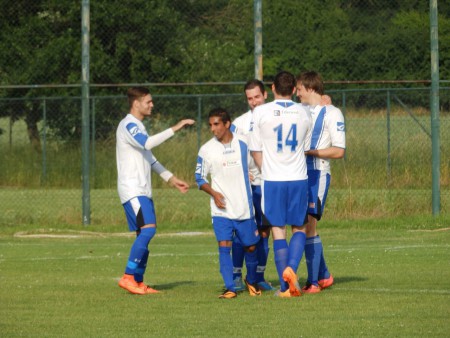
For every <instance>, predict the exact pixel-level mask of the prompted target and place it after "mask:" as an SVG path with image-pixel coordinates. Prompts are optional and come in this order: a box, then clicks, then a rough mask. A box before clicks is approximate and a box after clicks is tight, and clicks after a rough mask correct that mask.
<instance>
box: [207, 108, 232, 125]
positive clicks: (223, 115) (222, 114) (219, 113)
mask: <svg viewBox="0 0 450 338" xmlns="http://www.w3.org/2000/svg"><path fill="white" fill-rule="evenodd" d="M211 117H219V118H220V120H221V121H222V122H223V124H226V123H227V122H230V123H231V115H230V114H229V113H228V112H227V111H226V110H225V109H223V108H220V107H219V108H214V109H212V110H211V111H210V112H209V114H208V118H211Z"/></svg>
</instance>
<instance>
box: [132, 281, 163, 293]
mask: <svg viewBox="0 0 450 338" xmlns="http://www.w3.org/2000/svg"><path fill="white" fill-rule="evenodd" d="M137 285H138V287H139V288H140V289H142V290H144V292H145V294H146V295H148V294H151V293H160V291H158V290H155V289H153V288H151V287H150V286H148V285H146V284H144V283H143V282H140V283H137Z"/></svg>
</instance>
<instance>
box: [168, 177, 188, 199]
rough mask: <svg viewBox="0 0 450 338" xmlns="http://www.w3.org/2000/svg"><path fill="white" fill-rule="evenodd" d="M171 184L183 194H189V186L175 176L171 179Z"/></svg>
mask: <svg viewBox="0 0 450 338" xmlns="http://www.w3.org/2000/svg"><path fill="white" fill-rule="evenodd" d="M169 184H171V185H172V186H173V187H175V188H177V189H178V190H179V191H180V192H181V193H183V194H185V193H187V192H188V190H189V184H188V183H186V182H185V181H182V180H180V179H179V178H178V177H176V176H175V175H174V176H172V177H171V178H170V179H169Z"/></svg>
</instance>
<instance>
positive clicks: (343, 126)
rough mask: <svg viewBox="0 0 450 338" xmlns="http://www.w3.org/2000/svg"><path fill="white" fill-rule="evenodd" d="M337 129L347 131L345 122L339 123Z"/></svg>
mask: <svg viewBox="0 0 450 338" xmlns="http://www.w3.org/2000/svg"><path fill="white" fill-rule="evenodd" d="M337 131H345V123H344V122H338V123H337Z"/></svg>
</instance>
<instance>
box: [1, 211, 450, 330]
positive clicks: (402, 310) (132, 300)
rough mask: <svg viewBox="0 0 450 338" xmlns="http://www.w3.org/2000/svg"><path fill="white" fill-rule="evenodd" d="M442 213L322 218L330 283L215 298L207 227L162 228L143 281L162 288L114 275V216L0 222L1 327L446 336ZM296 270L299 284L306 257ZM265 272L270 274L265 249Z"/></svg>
mask: <svg viewBox="0 0 450 338" xmlns="http://www.w3.org/2000/svg"><path fill="white" fill-rule="evenodd" d="M449 221H450V220H449V219H448V217H447V218H435V219H433V218H428V217H427V218H423V217H422V218H420V217H419V218H410V219H405V218H397V219H385V220H372V221H355V222H349V221H345V222H330V221H324V222H323V224H321V227H322V230H321V232H320V234H321V237H322V240H323V242H324V251H325V255H326V257H327V263H328V266H329V268H330V270H331V272H332V273H333V274H334V276H335V285H334V286H333V287H331V288H329V289H327V290H324V291H323V292H322V293H320V294H317V295H304V296H303V297H300V298H295V299H294V298H293V299H279V298H277V297H274V296H273V294H272V293H264V294H263V295H262V296H261V297H250V296H249V295H248V294H247V293H242V294H240V295H239V296H238V298H237V299H232V300H220V299H218V298H217V295H218V294H219V293H220V292H221V288H222V280H221V276H220V274H219V271H218V254H217V248H216V243H215V239H214V236H213V234H212V232H210V231H204V232H202V233H200V234H192V235H180V234H177V233H174V232H167V231H164V228H162V229H161V230H162V231H160V232H159V233H158V234H157V235H156V237H155V238H154V239H153V241H152V242H151V246H150V259H149V267H148V270H147V274H146V276H147V278H146V281H147V282H148V283H149V284H151V285H152V286H154V287H156V288H158V289H160V290H161V291H162V292H163V293H162V294H158V295H148V296H135V295H131V294H128V293H127V292H126V291H124V290H122V289H120V288H119V287H118V286H117V281H118V279H119V277H120V276H121V274H122V273H123V269H124V266H125V262H126V259H127V256H128V252H129V248H130V245H131V243H132V241H133V237H132V236H131V235H130V234H128V233H123V232H121V231H120V230H119V228H117V227H111V228H109V229H108V228H107V227H106V226H105V227H90V228H89V227H88V228H85V229H84V230H92V231H80V230H76V228H74V227H64V228H63V229H62V228H61V227H59V228H57V229H56V228H53V229H51V228H36V227H32V226H30V227H26V226H25V227H21V228H17V229H15V231H12V229H11V228H8V229H7V231H2V230H0V282H1V286H2V287H1V288H0V303H1V306H0V332H1V336H2V337H82V336H88V337H130V336H131V337H220V336H228V337H257V336H260V337H312V336H319V337H336V336H339V337H349V336H350V337H361V336H368V337H423V336H428V337H438V336H440V337H448V333H449V332H450V319H449V318H450V269H449V263H450V244H449V243H450V229H449V228H448V225H449V224H450V222H449ZM201 227H202V228H204V229H208V226H207V225H202V226H201ZM122 229H123V230H124V228H122ZM123 230H122V231H123ZM191 230H193V229H185V231H191ZM271 247H272V245H271ZM299 276H300V282H301V284H303V283H304V282H305V276H306V268H305V262H304V259H303V260H302V263H301V266H300V268H299ZM266 277H267V279H268V280H269V281H271V282H272V283H273V284H274V285H278V283H277V277H276V272H275V267H274V263H273V252H272V251H271V253H270V260H269V262H268V271H267V273H266Z"/></svg>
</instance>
